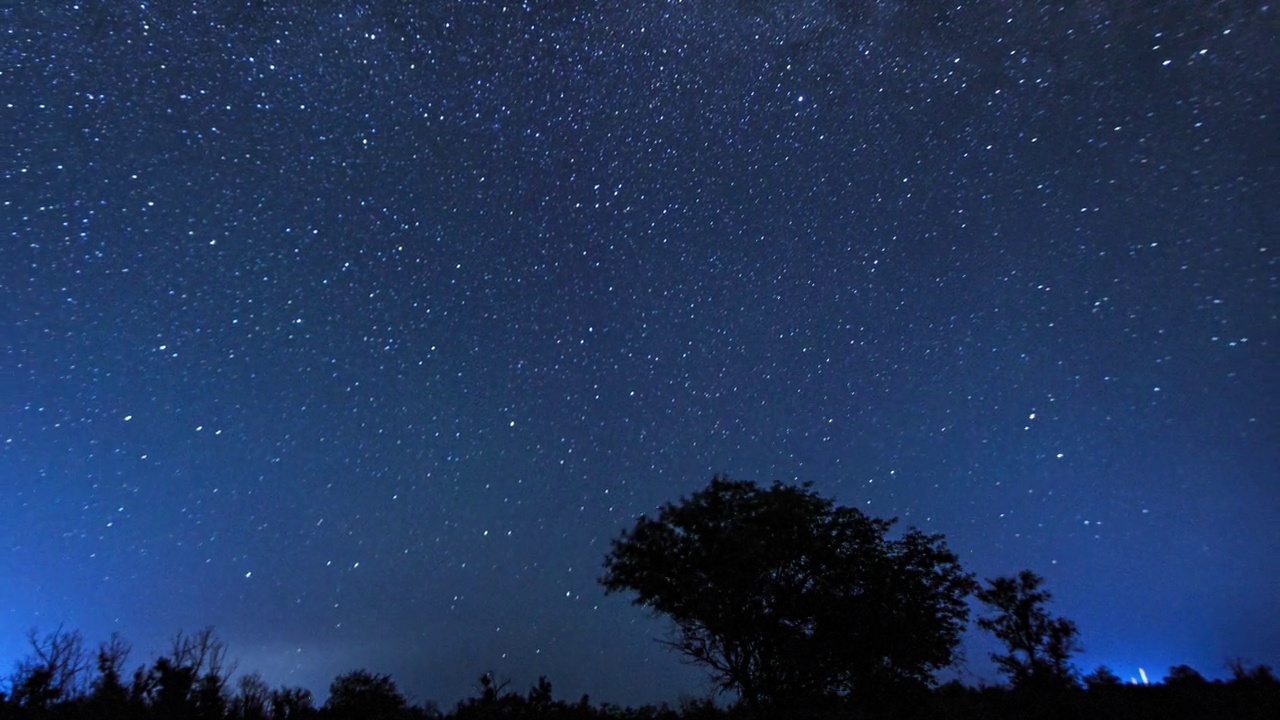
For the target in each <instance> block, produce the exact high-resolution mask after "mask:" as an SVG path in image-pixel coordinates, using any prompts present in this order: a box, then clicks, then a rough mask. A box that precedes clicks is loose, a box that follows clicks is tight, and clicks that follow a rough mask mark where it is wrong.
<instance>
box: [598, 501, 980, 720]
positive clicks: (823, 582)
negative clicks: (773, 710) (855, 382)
mask: <svg viewBox="0 0 1280 720" xmlns="http://www.w3.org/2000/svg"><path fill="white" fill-rule="evenodd" d="M893 522H894V521H892V520H880V519H875V518H870V517H868V516H866V515H864V514H863V513H861V512H859V511H858V510H856V509H853V508H847V507H840V506H837V505H835V503H833V502H832V501H831V500H829V499H827V498H824V497H821V496H820V495H818V494H817V493H815V492H813V491H812V490H811V489H810V486H809V485H803V486H793V485H785V484H781V483H775V484H773V485H772V486H769V487H764V488H762V487H760V486H758V485H756V484H755V483H752V482H743V481H733V480H729V479H728V478H725V477H723V476H716V477H714V478H713V479H712V480H711V483H710V485H708V486H707V487H706V488H705V489H703V490H702V491H700V492H697V493H695V494H694V495H692V496H691V497H688V498H685V499H683V500H681V501H680V502H679V503H674V504H672V503H669V504H666V505H664V506H663V507H662V508H660V510H659V511H658V514H657V516H656V517H654V518H649V517H641V518H640V519H639V520H638V521H637V522H636V524H635V526H634V527H632V528H631V529H629V530H626V531H624V532H623V533H622V535H621V536H620V537H619V538H617V539H615V540H614V541H613V545H612V549H611V551H610V552H609V554H608V556H607V557H606V559H605V569H606V572H605V574H604V576H603V577H602V578H601V579H600V582H601V583H602V584H603V585H604V587H605V588H606V589H607V591H608V592H622V591H630V592H633V593H634V594H635V599H634V602H635V603H636V604H638V605H642V606H645V607H648V608H650V609H652V610H653V611H655V612H656V613H659V614H663V615H667V616H668V617H669V618H670V619H671V620H672V621H673V622H674V624H675V632H674V633H673V636H672V639H671V640H670V641H668V643H667V644H669V645H670V646H671V647H673V648H674V649H675V650H677V651H678V652H680V653H681V654H682V655H684V656H685V657H686V658H687V659H688V660H690V661H692V662H694V663H696V664H700V665H704V666H706V667H707V668H709V669H710V670H711V672H712V676H713V678H714V680H715V682H716V683H717V684H718V686H719V687H720V688H722V689H724V690H732V691H736V692H737V693H739V695H740V697H741V698H742V699H743V700H745V701H746V702H747V703H748V704H749V705H751V706H752V707H756V708H764V707H778V706H781V705H785V704H794V703H811V702H814V701H820V700H822V699H832V698H838V697H846V698H847V697H857V696H866V695H867V694H869V693H871V692H873V691H880V690H883V689H885V688H892V687H895V686H902V685H904V684H907V685H910V684H919V685H923V684H927V683H929V682H931V681H932V679H933V675H934V673H935V672H936V671H937V670H938V669H940V668H942V667H945V666H946V665H948V664H950V663H951V661H952V657H953V651H954V649H955V647H956V645H957V643H958V642H959V639H960V634H961V632H962V631H963V629H964V626H965V622H966V620H967V617H968V607H967V606H966V605H965V602H964V598H965V596H966V595H967V594H968V593H969V592H971V591H972V590H973V588H974V587H975V585H974V582H973V580H972V578H971V577H970V576H969V575H967V574H966V573H965V572H964V571H963V570H962V568H961V567H960V563H959V561H958V559H957V557H956V556H955V554H954V553H952V552H951V551H950V550H949V549H947V547H946V545H945V543H944V542H943V539H942V537H941V536H939V535H926V534H924V533H921V532H919V531H917V530H915V529H911V530H908V531H907V532H906V533H904V534H903V535H902V537H901V538H899V539H897V540H892V539H889V538H888V537H887V534H888V532H889V530H890V528H891V527H892V525H893Z"/></svg>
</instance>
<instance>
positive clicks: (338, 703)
mask: <svg viewBox="0 0 1280 720" xmlns="http://www.w3.org/2000/svg"><path fill="white" fill-rule="evenodd" d="M408 704H409V703H408V701H406V700H405V697H404V695H401V694H400V691H399V690H398V689H397V688H396V683H395V681H394V680H392V679H391V676H390V675H374V674H373V673H370V672H369V671H367V670H354V671H352V672H349V673H346V674H344V675H339V676H338V677H337V678H336V679H335V680H334V681H333V684H331V685H330V686H329V700H328V701H327V702H325V704H324V712H325V717H328V718H334V720H394V719H396V718H401V717H403V716H404V715H403V712H404V710H405V708H406V707H407V706H408Z"/></svg>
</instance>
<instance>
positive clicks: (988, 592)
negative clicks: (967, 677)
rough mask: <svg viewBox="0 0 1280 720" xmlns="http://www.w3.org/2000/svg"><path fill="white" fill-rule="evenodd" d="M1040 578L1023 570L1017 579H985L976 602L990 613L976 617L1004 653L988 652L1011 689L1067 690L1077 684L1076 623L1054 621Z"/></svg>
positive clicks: (1061, 619)
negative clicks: (1074, 662) (1074, 663)
mask: <svg viewBox="0 0 1280 720" xmlns="http://www.w3.org/2000/svg"><path fill="white" fill-rule="evenodd" d="M1043 583H1044V578H1042V577H1040V576H1039V575H1037V574H1035V573H1034V572H1031V571H1030V570H1023V571H1022V572H1020V573H1018V575H1017V577H998V578H995V579H992V580H987V586H986V587H984V588H982V589H980V590H979V591H978V599H979V600H980V601H982V602H983V603H984V604H985V605H987V606H988V607H989V608H991V610H992V611H993V614H991V615H987V616H984V617H981V618H978V627H980V628H982V629H984V630H988V631H990V632H991V633H992V634H994V635H995V636H996V638H997V639H999V640H1000V641H1001V642H1003V643H1004V645H1005V649H1006V650H1007V652H1004V653H992V654H991V659H992V660H994V661H995V663H996V665H997V666H999V667H1000V669H1001V671H1003V672H1004V673H1005V674H1006V675H1007V676H1008V677H1009V681H1010V683H1012V685H1013V686H1014V687H1015V688H1028V687H1034V688H1037V689H1054V688H1065V687H1072V686H1075V685H1076V671H1075V668H1073V667H1072V666H1071V655H1072V654H1073V653H1076V652H1078V651H1079V650H1080V649H1081V648H1080V645H1079V642H1078V641H1077V636H1078V631H1077V629H1076V624H1075V623H1074V622H1072V621H1070V620H1068V619H1066V618H1061V617H1054V616H1053V615H1051V614H1050V613H1049V611H1048V609H1047V608H1046V607H1045V605H1046V603H1048V602H1049V599H1050V598H1051V597H1052V595H1051V594H1050V593H1049V591H1048V590H1043V589H1041V587H1040V586H1041V585H1042V584H1043Z"/></svg>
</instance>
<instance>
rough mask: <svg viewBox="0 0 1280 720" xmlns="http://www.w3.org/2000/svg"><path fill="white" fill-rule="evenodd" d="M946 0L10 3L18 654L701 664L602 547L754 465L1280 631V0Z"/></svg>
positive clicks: (8, 556) (1148, 619) (431, 680)
mask: <svg viewBox="0 0 1280 720" xmlns="http://www.w3.org/2000/svg"><path fill="white" fill-rule="evenodd" d="M923 5H927V6H928V7H930V8H932V7H935V6H934V5H933V4H927V3H926V4H921V3H907V2H892V1H890V0H882V1H881V2H838V1H836V0H808V1H805V2H800V1H797V2H785V1H780V2H747V1H745V0H743V1H741V2H725V1H722V0H689V1H685V2H676V1H671V2H659V1H652V2H634V3H632V2H626V3H621V2H584V1H579V2H534V1H533V0H529V1H528V2H525V3H516V2H485V3H481V2H438V3H427V2H408V1H407V0H385V1H377V0H371V1H370V2H363V3H357V2H337V1H336V0H309V1H308V2H247V1H244V0H235V1H233V0H225V1H222V0H218V1H214V2H176V1H168V0H156V1H153V2H147V3H114V2H112V3H107V2H96V1H92V2H90V1H86V2H80V3H73V2H66V1H60V2H41V3H20V4H18V5H17V6H15V7H12V8H10V9H8V10H7V11H6V13H5V17H6V20H7V21H8V22H7V25H8V30H7V34H6V37H7V38H8V43H7V44H8V47H9V50H8V52H7V63H6V68H5V70H4V72H3V76H2V77H3V87H4V95H5V103H6V105H7V107H8V109H7V112H6V120H5V121H4V123H5V127H6V132H5V141H4V143H3V153H4V163H3V173H4V184H5V188H6V189H5V192H4V200H3V218H4V230H5V238H6V239H5V241H4V244H3V248H2V250H0V252H2V253H3V255H2V257H0V296H2V298H3V307H4V308H5V312H4V313H3V316H2V317H3V321H2V322H3V324H2V325H0V328H2V330H3V349H4V354H3V356H2V357H3V359H2V361H0V362H2V363H3V365H2V366H0V370H2V372H0V383H2V385H0V393H2V398H3V405H2V406H0V412H2V414H0V448H3V449H2V450H0V486H2V487H3V488H4V490H5V495H4V497H5V502H4V505H3V509H0V577H2V578H3V586H2V589H0V662H9V660H4V658H11V659H14V660H16V659H17V658H18V656H19V655H20V653H21V651H22V636H23V633H24V632H25V631H26V630H27V629H28V628H31V627H33V626H35V627H39V628H41V629H43V630H50V629H53V628H54V627H56V626H57V625H58V624H60V623H66V625H67V626H68V627H74V628H79V629H81V630H82V631H84V633H85V634H86V636H87V637H88V638H89V639H90V640H91V641H97V640H100V639H105V637H106V636H107V635H108V634H109V633H110V632H111V631H113V630H119V631H120V632H121V633H122V634H123V635H124V636H125V637H127V638H129V639H131V640H133V641H134V643H135V646H136V655H135V658H134V660H135V661H136V662H139V663H140V662H142V661H144V660H145V659H146V657H147V656H148V655H149V654H150V653H152V652H154V651H156V650H159V649H161V647H162V646H163V644H164V640H165V638H167V637H169V636H171V635H172V634H173V633H174V632H176V631H177V630H178V629H180V628H185V629H188V630H190V629H194V628H199V627H202V626H205V625H210V624H212V625H213V626H215V628H216V630H217V631H218V632H219V634H220V635H221V636H222V637H223V638H224V639H225V640H227V641H228V643H229V644H230V648H231V654H232V655H234V656H237V657H239V658H240V660H241V667H242V668H243V669H255V668H256V669H259V670H261V671H262V672H263V673H264V675H265V676H266V678H267V679H268V680H269V681H271V682H272V683H289V684H302V685H307V686H309V687H312V688H314V689H315V690H316V691H317V694H318V695H319V696H320V697H321V698H323V696H324V694H325V688H327V684H328V681H329V680H330V679H331V678H332V677H333V676H334V675H336V674H338V673H339V672H343V671H346V670H350V669H354V668H357V667H367V668H369V669H370V670H374V671H378V672H389V673H392V674H393V675H394V676H395V678H396V679H397V680H398V681H399V683H400V684H401V686H402V687H403V688H404V689H405V690H407V691H408V692H410V693H411V694H412V695H413V696H414V698H416V699H417V700H424V699H428V698H434V699H437V700H440V701H442V702H445V703H451V702H453V701H454V700H456V699H458V698H459V697H461V696H463V695H466V694H469V693H470V692H472V689H473V686H474V685H475V678H476V677H478V676H479V675H480V674H481V673H482V672H484V671H487V670H493V671H495V672H496V673H497V674H498V675H500V676H508V677H511V678H512V679H513V681H514V686H515V687H517V688H519V687H523V686H525V685H526V684H528V683H530V682H532V681H533V680H534V679H535V678H536V677H537V676H538V675H542V674H545V675H548V676H549V677H550V678H551V680H552V681H553V683H554V684H555V686H556V688H557V691H558V693H564V694H568V695H570V696H571V697H576V696H577V695H578V694H580V693H583V692H588V693H591V695H592V697H593V698H595V699H597V700H608V701H614V702H621V703H641V702H647V701H658V700H671V699H674V698H675V697H676V696H677V695H678V694H679V693H681V692H690V693H702V692H704V691H705V689H706V687H705V685H704V684H703V682H702V680H701V674H700V673H699V672H698V671H697V670H695V669H691V668H688V667H684V666H682V665H680V664H679V662H678V661H677V658H675V657H673V656H672V655H670V654H669V653H667V652H666V651H665V650H664V649H663V648H662V647H660V646H659V645H657V644H656V643H655V642H654V638H656V637H661V636H662V635H663V633H664V628H665V625H664V623H663V622H662V621H659V620H654V619H651V618H649V617H647V616H646V615H645V614H644V613H642V612H641V611H639V610H638V609H635V608H632V607H630V606H629V605H628V603H627V600H626V598H624V597H614V596H611V597H608V598H606V597H604V596H603V594H602V591H601V589H600V588H599V587H598V586H597V584H596V582H595V581H596V578H597V577H598V576H599V574H600V573H601V561H602V558H603V555H604V553H605V552H606V551H607V548H608V541H609V540H610V539H611V538H612V537H614V536H616V535H617V534H618V533H619V532H620V531H621V530H622V529H623V528H625V527H628V526H629V525H630V524H631V523H632V522H633V521H634V518H635V517H636V516H637V514H639V513H644V512H648V511H652V510H653V509H654V508H655V507H656V506H657V505H658V504H660V503H662V502H665V501H668V500H674V499H676V498H678V497H679V496H681V495H683V494H687V493H689V492H692V491H694V490H696V489H698V488H699V487H701V486H702V485H704V484H705V483H706V482H707V481H708V480H709V479H710V477H711V474H712V473H714V472H723V473H728V474H730V475H731V476H734V477H737V478H741V479H755V480H759V481H762V482H768V481H772V480H787V481H793V480H794V481H812V482H814V483H815V487H816V489H817V490H819V491H820V492H822V493H823V494H826V495H829V496H832V497H835V498H836V499H838V500H839V501H840V502H842V503H845V504H850V505H856V506H857V507H859V508H862V509H864V510H865V511H867V512H869V513H871V514H874V515H879V516H897V517H899V518H901V519H902V522H903V523H904V524H907V525H916V526H919V527H920V528H922V529H925V530H928V531H931V532H941V533H944V534H945V535H946V536H947V537H948V538H949V541H950V544H951V546H952V547H953V548H954V549H955V550H957V551H958V552H959V553H960V555H961V557H962V560H963V561H964V562H965V563H966V565H967V566H968V567H969V568H970V569H971V570H973V571H974V572H976V573H978V574H979V575H982V576H991V575H995V574H1003V573H1011V572H1014V571H1016V570H1018V569H1021V568H1024V567H1027V568H1031V569H1033V570H1035V571H1037V572H1040V573H1042V574H1043V575H1045V576H1046V577H1047V578H1048V582H1049V588H1050V589H1051V590H1052V591H1053V592H1054V593H1055V596H1056V599H1055V603H1054V609H1055V610H1057V611H1058V612H1060V613H1062V614H1064V615H1066V616H1067V617H1070V618H1073V619H1075V620H1076V621H1077V622H1078V623H1079V625H1080V629H1081V632H1082V640H1083V643H1084V645H1085V647H1086V652H1085V653H1084V654H1083V655H1082V656H1081V657H1080V659H1079V664H1080V665H1081V666H1082V667H1083V668H1085V669H1090V668H1092V667H1093V666H1095V665H1097V664H1099V663H1107V664H1108V665H1110V666H1111V667H1112V668H1113V669H1115V670H1116V671H1117V672H1118V673H1119V674H1120V675H1121V676H1123V677H1130V676H1133V675H1137V673H1138V668H1139V667H1143V668H1146V669H1147V671H1148V672H1149V673H1151V674H1152V675H1154V676H1160V675H1163V673H1164V671H1165V669H1167V668H1168V667H1169V666H1170V665H1173V664H1178V663H1189V664H1191V665H1193V666H1195V667H1197V668H1198V669H1200V670H1201V671H1203V672H1205V673H1206V674H1208V675H1215V674H1219V673H1220V672H1221V668H1222V663H1223V661H1224V660H1225V659H1227V658H1229V657H1237V656H1239V657H1244V658H1248V659H1251V660H1253V661H1256V662H1270V663H1277V662H1280V629H1278V628H1277V625H1276V622H1275V613H1276V605H1275V602H1276V601H1275V598H1277V597H1280V560H1278V559H1277V558H1280V472H1278V470H1277V468H1280V432H1278V431H1280V417H1278V415H1277V408H1278V407H1280V397H1278V392H1277V388H1278V387H1280V384H1278V381H1280V377H1278V372H1277V368H1280V358H1278V357H1277V351H1276V338H1277V333H1276V329H1277V308H1278V307H1280V303H1278V302H1277V300H1278V298H1280V294H1278V293H1277V289H1278V286H1280V280H1278V278H1280V272H1278V270H1277V257H1278V255H1277V241H1278V240H1280V238H1278V237H1277V227H1278V223H1277V220H1278V217H1277V216H1278V215H1280V211H1278V210H1277V207H1280V205H1278V204H1277V202H1276V198H1277V197H1280V182H1278V175H1277V158H1280V152H1278V150H1280V132H1278V128H1277V123H1276V118H1277V115H1278V113H1280V108H1278V107H1277V102H1276V92H1275V87H1276V86H1275V73H1276V70H1277V48H1278V47H1280V43H1277V42H1276V27H1277V17H1276V11H1275V9H1274V8H1273V7H1272V6H1271V5H1269V4H1267V3H1255V2H1231V3H1210V2H1203V1H1194V2H1193V1H1191V0H1169V1H1162V2H1154V1H1151V2H1138V1H1132V2H1087V1H1081V2H1069V3H1043V2H1012V0H1009V1H1004V2H1000V1H996V2H981V3H976V2H964V3H959V2H957V3H951V4H948V5H946V6H945V9H942V8H943V5H942V4H937V5H936V7H937V8H939V9H937V10H931V9H925V8H924V7H922V6H923ZM986 650H987V644H986V642H985V641H983V640H981V639H980V638H976V639H975V640H974V641H972V642H971V643H970V644H969V645H968V658H969V660H968V666H967V669H966V670H964V671H963V672H962V676H963V677H966V678H968V679H971V680H976V679H978V678H986V679H992V678H993V677H994V676H993V674H992V671H991V668H990V664H989V663H988V662H987V661H986V660H985V658H984V655H985V652H986Z"/></svg>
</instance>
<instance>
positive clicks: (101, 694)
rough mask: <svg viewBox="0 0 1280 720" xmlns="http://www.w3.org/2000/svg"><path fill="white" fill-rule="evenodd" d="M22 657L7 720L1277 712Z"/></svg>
mask: <svg viewBox="0 0 1280 720" xmlns="http://www.w3.org/2000/svg"><path fill="white" fill-rule="evenodd" d="M27 639H28V642H29V645H30V653H29V654H28V656H27V657H25V658H23V659H22V660H20V661H19V662H18V663H17V666H16V668H15V669H14V671H13V673H12V674H11V675H10V676H9V678H8V681H7V682H6V683H5V684H4V690H3V691H0V718H3V719H4V720H443V719H446V718H448V719H451V720H490V719H498V718H505V719H509V720H535V719H536V720H542V719H546V720H762V719H763V720H774V719H775V718H777V719H778V720H782V719H786V720H792V719H794V720H863V719H866V720H879V719H881V718H884V719H889V718H902V719H903V720H917V719H918V720H968V719H973V720H978V719H987V718H990V719H993V720H1004V719H1006V718H1007V719H1008V720H1013V719H1014V718H1052V719H1054V720H1058V719H1063V720H1065V719H1068V718H1098V719H1099V720H1107V719H1109V718H1115V719H1117V720H1119V719H1121V718H1124V719H1128V718H1152V719H1153V720H1154V719H1155V718H1162V719H1163V718H1170V719H1174V720H1177V719H1180V718H1182V719H1187V720H1192V719H1195V720H1201V719H1206V720H1207V719H1208V718H1215V719H1216V718H1241V719H1243V720H1250V719H1253V718H1257V719H1259V720H1261V719H1263V718H1266V719H1267V720H1273V719H1274V718H1276V717H1280V681H1278V680H1277V679H1276V677H1275V675H1274V674H1273V672H1272V670H1271V668H1269V667H1268V666H1266V665H1258V666H1249V665H1246V664H1245V663H1243V662H1239V661H1235V662H1232V663H1230V664H1229V667H1230V669H1231V673H1232V677H1231V679H1230V680H1226V681H1218V680H1215V681H1210V680H1206V679H1205V678H1204V677H1203V676H1202V675H1201V674H1200V673H1198V672H1197V671H1196V670H1194V669H1192V668H1190V667H1187V666H1185V665H1181V666H1177V667H1174V668H1170V670H1169V673H1168V675H1167V677H1165V679H1164V681H1163V682H1161V683H1158V684H1154V685H1132V684H1124V683H1122V682H1121V681H1120V678H1119V677H1117V676H1116V675H1115V674H1114V673H1113V672H1111V671H1110V670H1108V669H1107V668H1105V667H1100V668H1098V669H1097V670H1095V671H1094V672H1092V673H1089V674H1088V675H1085V676H1084V677H1083V678H1082V680H1081V682H1080V683H1077V684H1074V685H1071V686H1067V687H1055V688H1052V689H1050V688H1039V689H1034V690H1032V689H1026V688H1023V689H1014V688H1011V687H1007V686H984V687H977V688H975V687H968V686H964V685H962V684H960V683H959V682H950V683H947V684H944V685H942V686H940V687H937V688H927V687H914V688H910V689H907V688H898V689H896V690H895V691H893V692H882V693H877V692H870V693H866V694H864V695H863V696H862V697H861V698H859V702H858V703H857V704H856V706H855V705H854V704H853V703H851V702H848V701H847V700H841V699H831V700H828V701H826V702H824V703H814V704H809V705H797V706H793V707H771V708H769V709H761V708H752V707H750V706H749V705H747V704H745V703H739V704H737V705H727V706H724V705H718V704H717V703H715V702H713V701H712V700H710V699H697V700H693V699H688V700H683V701H681V702H680V703H679V704H678V705H677V706H675V707H672V706H668V705H665V704H664V705H658V706H652V705H650V706H644V707H640V708H622V707H618V706H615V705H610V704H608V703H604V704H593V703H592V702H591V700H590V698H588V697H587V696H585V695H584V696H582V697H581V698H579V699H578V700H576V701H572V702H570V701H566V700H563V699H556V698H555V697H554V694H553V691H552V686H551V683H550V681H548V680H547V679H546V678H540V679H539V681H538V682H537V684H535V685H534V686H533V687H532V688H530V689H528V690H527V691H525V692H517V691H514V690H511V689H509V687H508V683H505V682H500V681H498V680H495V678H494V677H493V676H492V675H484V676H483V677H481V678H480V682H479V692H478V693H477V694H476V696H474V697H471V698H467V699H465V700H462V701H461V702H459V703H458V704H457V705H456V706H455V707H454V708H452V709H449V710H447V711H442V710H441V709H440V708H439V707H437V706H436V705H435V704H433V703H426V704H413V703H411V702H409V701H408V700H407V699H406V698H405V696H404V694H403V693H401V692H400V690H399V689H398V688H397V686H396V683H395V681H394V680H393V679H392V678H391V677H390V676H388V675H378V674H374V673H370V672H368V671H365V670H355V671H352V672H348V673H345V674H342V675H339V676H338V677H337V678H335V679H334V681H333V683H332V684H331V685H330V686H329V695H328V697H327V698H326V699H325V700H324V701H323V702H318V701H317V700H316V698H314V697H313V696H312V693H311V691H309V690H307V689H305V688H301V687H288V686H283V687H276V688H272V687H270V686H269V685H268V684H267V683H266V682H265V681H264V680H263V679H262V677H261V676H260V675H259V674H258V673H256V672H250V673H242V674H238V675H237V674H236V664H235V663H234V662H231V661H229V660H228V657H227V648H226V645H225V644H224V643H223V642H222V641H221V640H219V639H218V638H217V637H216V636H215V635H214V633H213V631H212V629H205V630H201V631H199V632H196V633H191V634H187V633H179V634H178V635H177V636H176V637H175V638H174V639H173V641H172V643H171V645H170V648H169V650H168V651H167V652H166V653H164V654H163V655H161V656H160V657H158V658H156V659H154V660H153V661H151V662H150V663H149V664H146V665H142V666H139V667H137V668H135V669H133V670H132V671H131V672H126V667H127V665H128V662H129V655H130V647H129V644H128V643H126V642H125V641H124V640H123V639H121V638H120V637H119V636H118V635H117V636H112V638H111V639H110V640H108V641H106V642H104V643H101V644H100V645H99V646H98V647H97V648H96V649H94V650H93V651H90V650H89V648H88V647H87V646H86V645H85V642H84V640H83V637H82V636H81V634H80V633H79V632H77V631H65V630H62V629H59V630H56V631H54V632H53V633H50V634H48V635H45V636H39V635H38V634H36V633H35V632H32V633H30V634H29V635H28V638H27Z"/></svg>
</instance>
